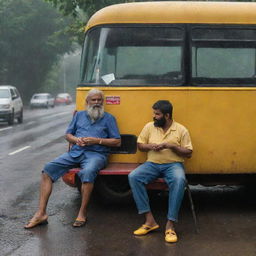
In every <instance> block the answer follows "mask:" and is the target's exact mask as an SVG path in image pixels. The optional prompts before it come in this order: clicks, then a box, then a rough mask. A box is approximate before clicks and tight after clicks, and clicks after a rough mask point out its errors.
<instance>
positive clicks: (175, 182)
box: [128, 162, 186, 221]
mask: <svg viewBox="0 0 256 256" xmlns="http://www.w3.org/2000/svg"><path fill="white" fill-rule="evenodd" d="M159 177H162V178H164V180H165V181H166V183H167V185H168V187H169V202H168V215H167V218H168V220H171V221H178V213H179V209H180V206H181V202H182V199H183V195H184V189H185V183H186V178H185V173H184V167H183V164H182V163H178V162H176V163H167V164H156V163H152V162H145V163H144V164H142V165H140V166H139V167H138V168H136V169H135V170H134V171H132V172H131V173H130V174H129V176H128V178H129V183H130V187H131V189H132V193H133V198H134V200H135V203H136V205H137V209H138V212H139V214H142V213H147V212H150V211H151V210H150V206H149V199H148V194H147V190H146V187H145V185H146V184H148V183H150V182H152V181H154V180H155V179H157V178H159Z"/></svg>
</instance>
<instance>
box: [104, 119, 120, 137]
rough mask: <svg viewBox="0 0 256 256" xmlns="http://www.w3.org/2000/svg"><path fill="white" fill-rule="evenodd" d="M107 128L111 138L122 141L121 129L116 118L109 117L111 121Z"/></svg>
mask: <svg viewBox="0 0 256 256" xmlns="http://www.w3.org/2000/svg"><path fill="white" fill-rule="evenodd" d="M107 127H108V137H109V138H114V139H120V133H119V129H118V126H117V122H116V119H115V117H114V116H110V117H109V121H108V122H107Z"/></svg>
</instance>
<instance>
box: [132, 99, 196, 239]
mask: <svg viewBox="0 0 256 256" xmlns="http://www.w3.org/2000/svg"><path fill="white" fill-rule="evenodd" d="M172 109H173V107H172V104H171V103H170V102H169V101H167V100H159V101H157V102H156V103H155V104H154V105H153V120H154V122H150V123H148V124H146V125H145V127H144V128H143V130H142V132H141V133H140V135H139V137H138V148H139V150H140V151H143V152H147V161H146V162H145V163H144V164H142V165H140V166H139V167H138V168H136V169H135V170H134V171H132V172H131V173H130V174H129V183H130V186H131V189H132V193H133V197H134V200H135V203H136V205H137V209H138V212H139V214H145V218H146V220H145V223H144V224H143V225H142V226H141V227H140V228H139V229H137V230H135V231H134V234H135V235H138V236H140V235H146V234H147V233H149V232H150V231H153V230H156V229H158V228H159V225H158V224H157V222H156V221H155V219H154V216H153V214H152V212H151V209H150V206H149V199H148V195H147V191H146V188H145V185H146V184H148V183H150V182H152V181H153V180H155V179H157V178H158V177H163V178H164V179H165V181H166V183H167V185H168V187H169V202H168V215H167V223H166V228H165V241H166V242H170V243H172V242H177V240H178V238H177V234H176V232H175V230H174V222H177V220H178V212H179V209H180V205H181V202H182V199H183V195H184V188H185V182H186V179H185V174H184V167H183V162H184V158H189V157H191V155H192V150H193V148H192V143H191V139H190V136H189V132H188V130H187V129H186V128H185V127H184V126H183V125H181V124H179V123H177V122H175V121H174V120H173V119H172Z"/></svg>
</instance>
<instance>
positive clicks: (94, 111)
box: [87, 104, 104, 122]
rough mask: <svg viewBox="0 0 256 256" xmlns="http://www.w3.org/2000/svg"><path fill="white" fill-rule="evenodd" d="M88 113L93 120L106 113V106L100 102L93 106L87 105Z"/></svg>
mask: <svg viewBox="0 0 256 256" xmlns="http://www.w3.org/2000/svg"><path fill="white" fill-rule="evenodd" d="M87 113H88V115H89V117H90V118H91V120H92V121H93V122H95V121H97V120H98V119H100V118H102V117H103V115H104V106H102V105H99V104H94V105H92V106H89V105H88V106H87Z"/></svg>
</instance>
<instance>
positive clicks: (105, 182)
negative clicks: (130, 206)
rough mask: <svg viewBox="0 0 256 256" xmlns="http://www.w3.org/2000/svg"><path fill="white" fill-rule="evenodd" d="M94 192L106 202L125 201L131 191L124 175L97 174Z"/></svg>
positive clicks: (129, 197) (130, 197)
mask: <svg viewBox="0 0 256 256" xmlns="http://www.w3.org/2000/svg"><path fill="white" fill-rule="evenodd" d="M95 190H96V193H97V194H98V195H99V196H100V198H101V199H103V200H102V201H103V202H106V203H122V202H123V203H127V202H129V201H130V200H131V199H132V192H131V189H130V186H129V182H128V177H127V176H126V175H116V176H113V175H102V176H101V175H99V176H98V177H97V180H96V183H95Z"/></svg>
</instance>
